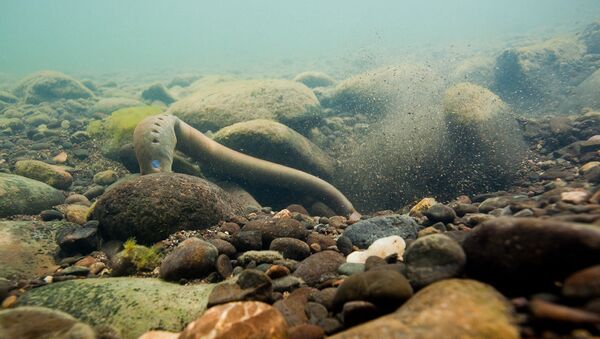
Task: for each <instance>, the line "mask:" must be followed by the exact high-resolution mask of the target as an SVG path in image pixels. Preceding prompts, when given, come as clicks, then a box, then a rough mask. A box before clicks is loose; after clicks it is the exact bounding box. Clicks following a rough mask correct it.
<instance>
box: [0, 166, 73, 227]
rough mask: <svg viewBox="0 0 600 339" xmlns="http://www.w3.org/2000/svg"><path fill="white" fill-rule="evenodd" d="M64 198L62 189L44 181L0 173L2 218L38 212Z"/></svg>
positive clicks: (0, 215)
mask: <svg viewBox="0 0 600 339" xmlns="http://www.w3.org/2000/svg"><path fill="white" fill-rule="evenodd" d="M64 199H65V196H64V195H63V193H62V192H61V191H59V190H57V189H55V188H54V187H52V186H50V185H47V184H45V183H43V182H40V181H37V180H33V179H29V178H26V177H22V176H19V175H14V174H7V173H0V218H4V217H8V216H11V215H17V214H38V213H39V212H41V211H43V210H46V209H49V208H51V207H52V206H54V205H59V204H62V202H63V201H64Z"/></svg>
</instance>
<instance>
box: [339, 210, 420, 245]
mask: <svg viewBox="0 0 600 339" xmlns="http://www.w3.org/2000/svg"><path fill="white" fill-rule="evenodd" d="M418 232H419V225H418V224H417V223H416V222H415V221H414V220H413V219H412V218H411V217H408V216H405V215H398V214H392V215H385V216H380V217H373V218H370V219H366V220H361V221H359V222H357V223H355V224H353V225H350V226H349V227H348V228H346V230H345V231H344V236H346V237H348V238H350V240H351V241H352V244H353V245H355V246H358V247H359V248H368V247H369V246H370V245H371V244H372V243H373V242H374V241H375V240H377V239H380V238H384V237H388V236H391V235H397V236H399V237H402V238H403V239H415V238H416V237H417V234H418Z"/></svg>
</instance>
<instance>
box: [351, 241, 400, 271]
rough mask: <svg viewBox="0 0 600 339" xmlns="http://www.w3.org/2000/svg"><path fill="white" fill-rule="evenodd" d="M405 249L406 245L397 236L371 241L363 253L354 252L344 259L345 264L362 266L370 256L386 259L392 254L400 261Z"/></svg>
mask: <svg viewBox="0 0 600 339" xmlns="http://www.w3.org/2000/svg"><path fill="white" fill-rule="evenodd" d="M405 248H406V243H405V242H404V239H402V238H401V237H399V236H397V235H391V236H389V237H385V238H380V239H377V240H375V241H373V243H372V244H371V245H370V246H369V248H368V249H366V250H365V251H355V252H352V253H350V254H349V255H348V256H347V257H346V262H348V263H358V264H364V263H365V262H366V261H367V259H368V258H369V257H371V256H376V257H379V258H386V257H387V256H390V255H393V254H395V255H396V256H397V257H398V259H402V255H403V254H404V249H405Z"/></svg>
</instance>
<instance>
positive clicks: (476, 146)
mask: <svg viewBox="0 0 600 339" xmlns="http://www.w3.org/2000/svg"><path fill="white" fill-rule="evenodd" d="M443 110H444V120H445V125H446V130H447V137H448V139H447V142H446V143H445V144H444V146H443V148H442V149H441V150H440V152H442V153H443V155H444V156H445V157H444V158H445V159H446V161H447V165H446V166H445V167H444V168H445V169H447V170H448V171H449V172H448V173H446V174H445V175H444V177H445V178H447V184H446V185H445V186H446V188H447V189H448V190H449V191H451V192H461V193H464V194H471V193H476V192H493V191H496V190H499V189H502V188H505V187H506V186H507V185H509V184H510V183H511V181H512V179H513V177H514V176H515V174H516V172H517V170H518V169H519V167H520V165H521V162H522V161H523V160H524V159H525V152H526V150H527V147H526V145H525V142H524V140H523V136H522V132H521V129H520V128H519V125H518V123H517V122H516V121H515V119H514V118H513V114H512V112H511V110H510V108H509V107H508V105H506V104H505V103H504V102H503V101H502V99H500V98H499V97H498V96H497V95H495V94H494V93H492V92H491V91H489V90H488V89H486V88H484V87H481V86H479V85H475V84H472V83H466V82H465V83H459V84H456V85H454V86H452V87H450V88H448V90H447V91H446V93H445V95H444V99H443Z"/></svg>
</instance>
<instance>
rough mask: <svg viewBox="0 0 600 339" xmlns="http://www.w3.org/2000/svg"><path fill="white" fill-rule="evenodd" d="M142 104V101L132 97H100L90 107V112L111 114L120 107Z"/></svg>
mask: <svg viewBox="0 0 600 339" xmlns="http://www.w3.org/2000/svg"><path fill="white" fill-rule="evenodd" d="M139 106H144V103H143V102H141V101H139V100H137V99H133V98H123V97H121V98H102V99H100V100H98V102H96V103H95V104H94V105H93V106H92V107H91V108H90V112H91V113H103V114H111V113H112V112H114V111H117V110H120V109H122V108H129V107H139Z"/></svg>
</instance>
